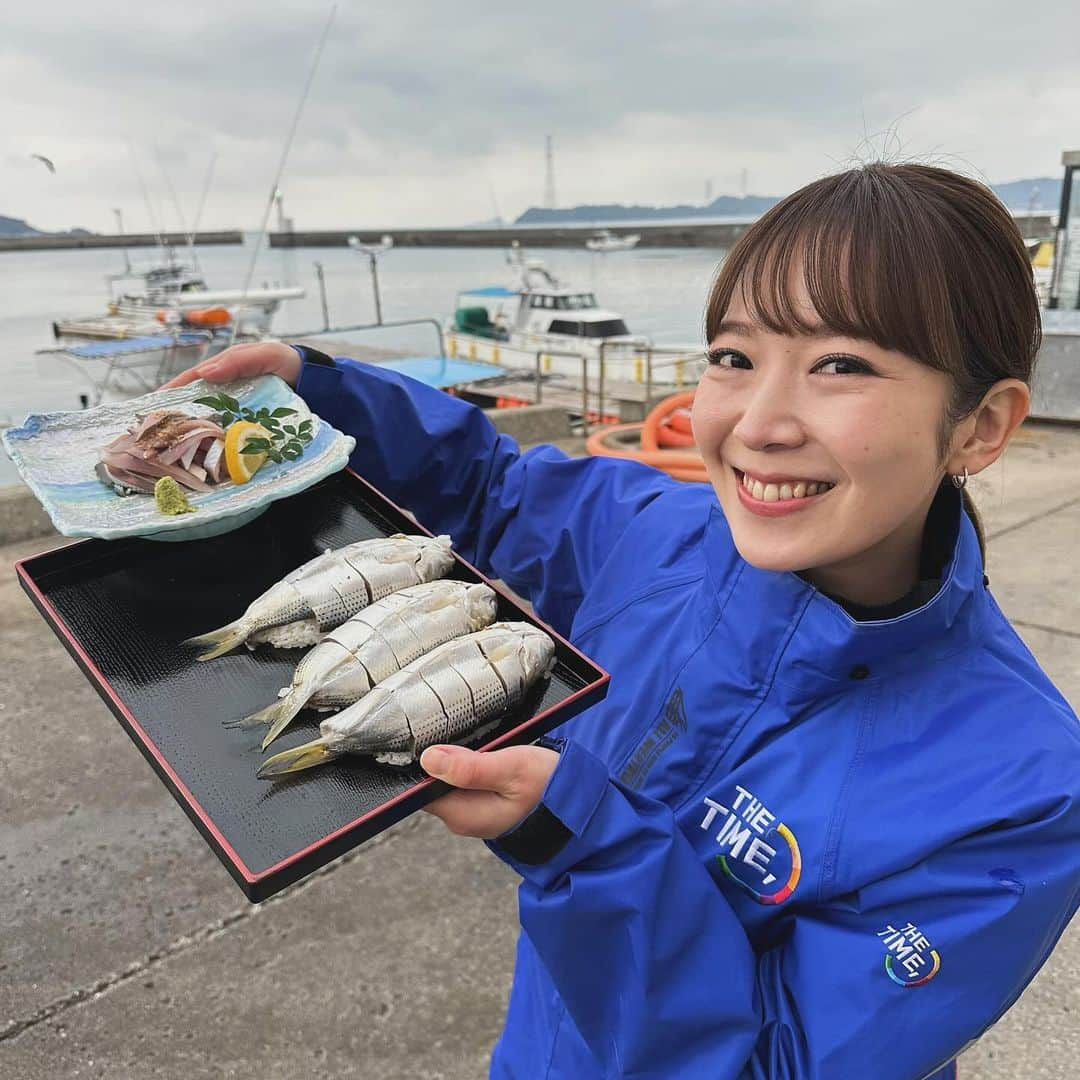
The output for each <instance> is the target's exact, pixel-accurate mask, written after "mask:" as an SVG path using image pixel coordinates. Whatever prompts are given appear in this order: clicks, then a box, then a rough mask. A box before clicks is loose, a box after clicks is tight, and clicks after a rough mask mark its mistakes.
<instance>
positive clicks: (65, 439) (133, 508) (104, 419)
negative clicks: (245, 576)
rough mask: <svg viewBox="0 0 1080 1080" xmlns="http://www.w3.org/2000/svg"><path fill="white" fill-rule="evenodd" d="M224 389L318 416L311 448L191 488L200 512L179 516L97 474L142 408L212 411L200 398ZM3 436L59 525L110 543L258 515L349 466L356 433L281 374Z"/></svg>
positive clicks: (59, 418)
mask: <svg viewBox="0 0 1080 1080" xmlns="http://www.w3.org/2000/svg"><path fill="white" fill-rule="evenodd" d="M220 391H224V392H225V393H226V394H229V395H231V396H232V397H234V398H236V399H237V401H239V402H240V404H241V405H246V406H247V407H248V408H249V409H252V410H257V409H261V408H263V407H265V408H268V409H271V410H273V409H277V408H282V407H284V408H289V409H295V410H296V412H297V416H296V420H297V421H300V420H305V419H307V418H309V417H310V418H311V421H312V431H313V433H314V434H313V437H312V440H311V442H310V443H308V444H307V445H306V446H305V447H304V453H303V455H302V456H301V457H299V458H297V459H296V460H295V461H283V462H282V463H281V464H275V463H274V462H270V461H268V462H266V464H265V465H263V466H262V468H260V469H259V471H258V472H257V473H256V474H255V475H254V477H252V479H251V480H249V481H248V482H247V483H246V484H239V485H237V484H233V483H231V482H226V483H223V484H221V485H220V489H219V490H216V491H210V492H205V493H200V492H191V493H189V494H188V501H189V502H190V503H191V505H192V506H193V507H195V513H193V514H181V515H179V516H177V517H171V516H169V515H168V514H163V513H161V511H160V510H158V508H157V506H156V505H155V504H154V498H153V496H152V495H127V496H120V495H117V494H116V492H114V491H112V490H111V489H110V488H108V487H106V486H105V485H104V484H103V483H102V482H101V481H100V480H98V478H97V476H96V475H95V473H94V466H95V465H97V463H98V460H99V453H100V450H101V448H102V447H103V446H105V444H106V443H108V442H110V441H111V440H112V439H114V438H116V436H117V435H120V434H122V433H123V432H124V431H126V430H127V429H128V427H129V426H130V425H131V424H132V422H133V421H134V419H135V417H136V415H137V414H142V413H146V412H149V411H150V410H151V409H162V408H179V409H182V410H183V411H184V412H190V413H191V414H192V415H193V416H199V415H207V416H209V415H210V414H212V413H213V411H214V410H213V409H210V408H208V407H207V406H205V405H195V404H193V402H194V401H195V399H196V398H200V397H205V396H207V395H208V394H214V393H218V392H220ZM0 439H2V441H3V444H4V449H5V450H7V452H8V456H9V457H10V458H11V460H12V461H13V462H14V463H15V466H16V468H17V469H18V470H19V473H20V475H21V476H22V478H23V480H24V481H25V482H26V484H27V486H28V487H29V488H30V490H31V491H33V493H34V494H35V495H36V496H37V498H38V500H39V501H40V503H41V505H42V506H44V507H45V509H46V510H47V511H48V513H49V516H50V517H51V518H52V520H53V525H55V526H56V529H57V531H58V532H60V533H62V534H63V535H64V536H97V537H100V538H101V539H103V540H116V539H119V538H120V537H123V536H144V537H146V538H148V539H151V540H199V539H202V538H204V537H207V536H217V535H219V534H220V533H225V532H229V531H231V530H232V529H236V528H239V527H240V526H241V525H244V524H246V523H247V522H249V521H251V520H252V519H253V518H256V517H258V515H259V514H261V513H262V512H263V511H264V510H265V509H266V508H267V507H268V506H269V505H270V503H272V502H273V501H274V500H275V499H285V498H287V497H288V496H290V495H295V494H296V493H297V492H299V491H303V490H304V489H305V488H309V487H311V485H312V484H314V483H317V482H318V481H319V480H322V479H323V478H324V477H326V476H329V475H330V474H331V473H335V472H337V471H338V470H339V469H342V468H344V467H345V465H346V464H347V463H348V460H349V455H350V454H351V453H352V451H353V447H354V446H355V445H356V440H355V439H353V438H352V436H351V435H343V434H342V433H341V432H340V431H338V430H337V429H336V428H334V427H331V426H330V424H328V423H326V421H325V420H320V419H319V418H318V417H317V416H316V415H315V414H314V413H312V412H311V410H310V409H309V408H308V407H307V404H306V403H305V401H304V400H303V398H301V397H299V396H298V395H296V394H294V393H293V391H292V390H291V389H290V388H289V385H288V384H287V383H285V382H283V381H282V380H281V379H279V378H278V377H277V376H276V375H260V376H259V377H258V378H255V379H244V380H240V381H237V382H233V383H224V384H222V383H207V382H203V381H202V380H201V379H200V380H198V381H196V382H193V383H189V384H188V385H187V386H181V387H177V388H176V389H173V390H156V391H155V392H154V393H152V394H144V395H143V396H142V397H138V398H132V399H131V400H129V401H117V402H108V403H107V404H104V405H99V406H97V408H94V409H85V410H83V411H81V412H56V413H43V414H41V415H33V416H28V417H27V418H26V420H25V422H24V423H23V424H22V426H21V427H17V428H8V430H7V431H4V432H3V433H2V435H0Z"/></svg>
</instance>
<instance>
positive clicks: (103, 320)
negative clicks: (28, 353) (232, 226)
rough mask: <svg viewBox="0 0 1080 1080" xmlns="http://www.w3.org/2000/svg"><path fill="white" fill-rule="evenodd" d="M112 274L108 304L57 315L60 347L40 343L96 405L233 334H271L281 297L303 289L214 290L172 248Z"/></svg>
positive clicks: (150, 384) (149, 383)
mask: <svg viewBox="0 0 1080 1080" xmlns="http://www.w3.org/2000/svg"><path fill="white" fill-rule="evenodd" d="M167 250H168V249H167ZM107 281H108V286H109V299H108V302H107V304H106V308H105V311H104V312H103V313H102V314H100V315H91V316H87V317H83V318H75V319H58V320H57V321H56V322H54V323H53V324H52V331H53V337H54V338H55V339H56V342H57V344H56V346H55V347H54V348H51V349H42V350H39V351H41V352H47V353H56V354H58V355H60V356H62V357H63V358H64V359H66V360H68V361H70V362H71V363H73V364H74V365H75V367H76V368H77V369H78V370H79V372H80V374H81V375H82V376H83V377H84V378H85V379H86V380H87V381H89V382H90V384H91V386H92V387H93V390H94V394H93V399H94V402H95V404H96V403H97V402H98V401H101V400H102V399H103V397H104V396H105V395H116V394H120V395H124V394H127V393H145V392H146V391H147V390H152V389H155V388H156V387H157V386H159V385H160V384H161V383H162V382H163V381H165V380H166V379H168V378H171V377H172V376H173V375H176V374H178V373H179V372H180V371H183V370H184V369H185V368H187V367H190V366H191V365H192V364H196V363H198V362H199V361H201V360H204V359H206V357H208V356H211V355H213V354H214V353H216V352H220V351H221V350H222V349H224V348H226V347H227V346H228V345H230V344H232V343H233V342H234V341H255V340H258V339H260V338H263V337H265V336H266V335H267V334H269V332H270V326H271V322H272V320H273V317H274V315H275V314H276V312H277V310H278V308H279V307H280V306H281V304H282V302H283V301H285V300H294V299H299V298H300V297H302V296H303V295H304V290H303V289H302V288H300V287H299V286H275V287H266V288H261V289H248V290H247V291H245V290H243V289H208V288H207V287H206V282H205V281H204V280H203V278H202V275H201V274H200V273H198V272H197V271H195V270H194V269H192V268H191V267H190V266H186V265H184V264H182V263H180V262H178V261H176V260H175V258H174V257H173V255H172V252H171V250H168V257H167V261H166V262H165V263H163V264H161V265H157V266H151V267H148V268H146V269H145V270H141V271H139V270H133V269H131V268H130V266H129V267H128V268H127V269H126V270H125V271H124V272H123V273H119V274H112V275H110V276H109V277H108V279H107Z"/></svg>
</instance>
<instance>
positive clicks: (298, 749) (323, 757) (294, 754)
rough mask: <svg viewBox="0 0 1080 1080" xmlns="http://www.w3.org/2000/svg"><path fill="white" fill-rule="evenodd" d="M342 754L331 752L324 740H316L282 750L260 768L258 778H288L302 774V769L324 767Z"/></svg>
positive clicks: (335, 751) (336, 751) (337, 751)
mask: <svg viewBox="0 0 1080 1080" xmlns="http://www.w3.org/2000/svg"><path fill="white" fill-rule="evenodd" d="M340 752H341V751H339V750H331V749H330V747H328V746H327V745H326V743H325V741H324V740H322V739H314V740H313V741H312V742H309V743H304V744H303V745H301V746H294V747H293V748H292V749H291V750H282V752H281V753H280V754H275V755H274V756H273V757H272V758H267V759H266V761H264V762H263V763H262V765H261V766H260V767H259V771H258V772H257V773H256V776H258V777H259V779H260V780H273V779H276V778H277V777H279V776H287V775H288V774H289V773H294V772H300V770H301V769H310V768H313V767H314V766H316V765H323V764H325V763H326V762H327V761H331V760H332V759H334V758H336V757H337V756H338V754H339V753H340Z"/></svg>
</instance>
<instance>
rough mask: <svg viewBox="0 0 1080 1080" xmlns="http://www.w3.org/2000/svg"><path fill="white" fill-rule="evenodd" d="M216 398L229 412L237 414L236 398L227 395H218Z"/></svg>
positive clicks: (238, 408) (238, 409)
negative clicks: (218, 398)
mask: <svg viewBox="0 0 1080 1080" xmlns="http://www.w3.org/2000/svg"><path fill="white" fill-rule="evenodd" d="M218 396H219V397H220V398H221V401H222V404H223V405H224V406H225V408H226V409H228V410H229V411H230V412H239V411H240V402H239V401H237V400H236V398H234V397H229V395H228V394H219V395H218Z"/></svg>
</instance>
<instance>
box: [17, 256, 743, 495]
mask: <svg viewBox="0 0 1080 1080" xmlns="http://www.w3.org/2000/svg"><path fill="white" fill-rule="evenodd" d="M253 245H254V238H253V237H251V236H248V237H247V238H246V241H245V243H244V244H243V245H229V246H221V247H199V248H196V249H195V252H194V254H195V258H196V259H197V260H198V266H199V268H200V270H201V271H202V274H203V276H204V278H205V279H206V283H207V286H208V287H209V288H211V289H238V288H241V287H242V286H243V284H244V280H245V277H246V275H247V273H248V267H249V264H250V260H251V253H252V251H253ZM159 255H160V253H159V252H156V251H154V250H153V249H149V248H138V249H132V250H131V252H130V258H131V261H132V264H133V265H134V266H135V267H136V268H138V267H146V266H149V265H153V264H155V263H156V262H160V261H161V260H160V258H159V257H158V256H159ZM528 255H529V257H530V258H533V257H536V258H540V259H543V261H544V263H545V264H546V265H547V267H548V269H549V270H550V271H551V272H552V273H554V274H555V275H556V276H557V277H558V278H559V279H560V281H561V282H563V283H565V284H567V285H569V286H571V287H573V288H577V289H581V290H583V291H584V290H588V291H591V292H593V293H595V295H596V300H597V303H598V304H599V305H600V306H601V307H603V308H607V309H610V310H612V311H615V312H618V313H619V314H620V315H622V316H623V318H624V319H625V320H626V323H627V326H628V327H629V328H630V331H631V332H632V333H634V334H642V335H645V336H648V337H650V338H652V339H653V340H654V341H655V342H657V343H658V344H676V343H678V344H687V343H696V344H700V343H701V342H702V325H703V312H704V307H705V301H706V298H707V296H708V290H709V285H710V283H711V280H712V277H713V275H714V273H715V271H716V269H717V267H718V265H719V263H720V261H721V259H722V257H723V253H722V252H721V251H718V250H712V249H701V248H644V249H635V250H632V251H623V252H612V253H606V254H602V253H597V252H590V251H586V250H584V249H582V250H567V249H539V248H538V249H536V250H534V251H530V252H528ZM178 257H181V258H183V259H184V260H185V261H188V259H189V253H188V251H187V250H186V249H184V250H182V251H181V252H179V253H178ZM316 262H319V263H321V264H322V266H323V272H324V278H325V282H326V295H327V305H328V308H329V314H330V324H331V326H343V325H350V324H358V323H368V322H374V321H375V302H374V296H373V289H372V279H371V272H370V268H369V263H368V259H367V256H366V255H361V254H358V253H356V252H354V251H352V250H351V249H348V248H297V249H292V250H287V249H264V250H262V251H261V252H260V255H259V259H258V262H257V265H256V270H255V273H254V276H253V278H252V287H253V288H259V287H262V286H264V285H269V286H273V285H300V286H302V287H303V288H304V289H306V290H307V293H306V295H305V296H304V298H303V299H300V300H289V301H285V302H284V303H283V304H282V306H281V308H280V309H279V310H278V312H277V315H276V316H275V319H274V324H273V329H274V333H275V334H280V335H283V336H284V335H287V334H294V333H295V334H299V333H304V332H309V331H315V330H319V329H321V328H322V326H323V315H322V305H321V301H320V296H319V287H318V280H317V277H316V271H315V263H316ZM123 269H124V257H123V254H122V252H120V251H119V250H116V249H85V250H72V251H17V252H3V253H0V282H3V287H2V289H0V425H5V424H19V423H21V422H22V421H23V420H24V419H25V417H26V416H27V414H29V413H35V412H46V411H54V410H61V409H78V408H80V395H81V394H82V395H85V394H88V393H90V392H91V391H92V387H91V386H90V384H89V383H88V381H87V380H86V378H85V377H84V375H83V374H82V373H81V372H80V370H79V368H78V364H77V363H73V362H72V361H70V360H66V359H64V358H63V357H61V356H60V355H58V354H55V353H44V354H39V353H37V351H36V350H38V349H42V348H48V347H50V346H53V345H55V341H54V340H53V335H52V323H53V322H54V321H55V320H57V319H63V318H73V317H87V316H94V315H102V314H104V312H105V306H106V303H107V300H108V297H109V286H108V281H107V278H108V276H109V275H110V274H116V273H119V272H121V271H122V270H123ZM378 282H379V294H380V298H381V302H382V316H383V319H384V320H385V321H393V320H396V319H411V318H423V317H431V318H436V319H438V320H439V322H440V323H441V322H443V321H444V320H445V319H446V318H448V317H449V316H451V315H452V314H453V309H454V301H455V299H456V296H457V294H458V293H459V292H462V291H465V290H468V289H474V288H477V287H480V286H484V285H514V284H515V283H516V273H515V271H514V269H513V268H512V267H511V266H510V265H508V263H507V260H506V252H505V251H503V250H500V249H497V248H394V249H392V250H391V251H389V252H388V253H387V254H385V255H382V256H380V257H379V260H378ZM337 336H339V337H340V336H342V335H337ZM346 336H347V337H348V338H349V339H351V340H354V341H356V342H358V343H360V344H367V345H372V346H380V347H385V348H392V349H398V350H403V351H406V352H408V353H410V354H414V355H422V356H430V355H433V354H434V353H436V352H437V341H436V337H435V331H434V329H433V328H432V327H430V326H422V327H410V328H385V329H381V330H377V331H371V332H363V333H359V334H352V335H346ZM98 370H99V371H100V370H101V369H100V368H99V369H98ZM17 482H18V475H17V473H16V471H15V468H14V466H13V465H12V464H11V462H10V461H9V460H8V458H7V455H6V454H4V453H2V452H0V487H2V486H4V485H5V484H13V483H17Z"/></svg>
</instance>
